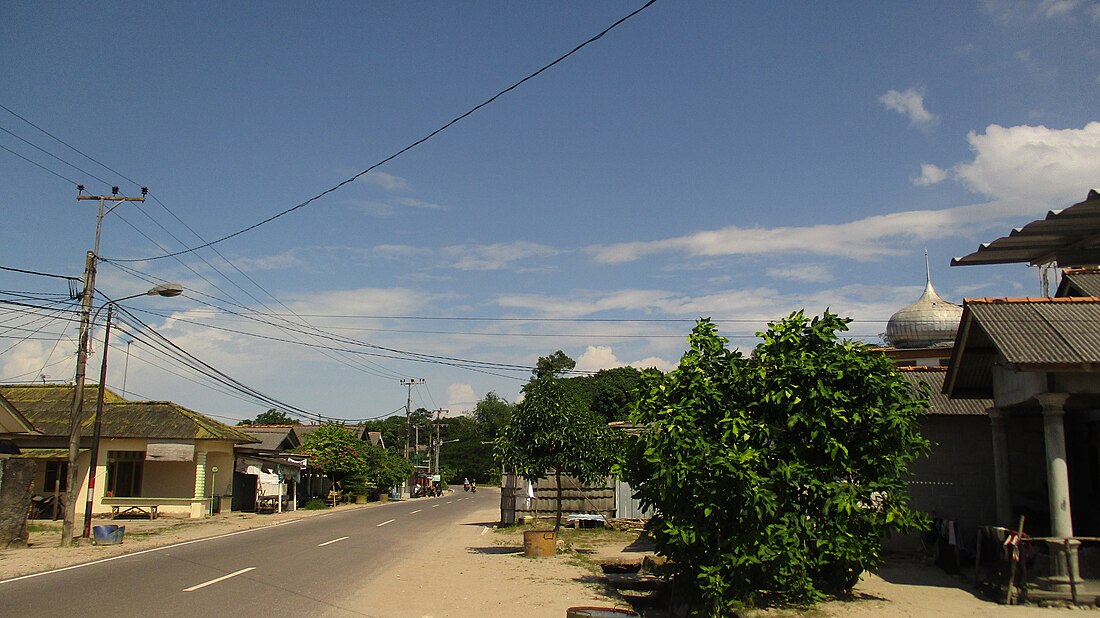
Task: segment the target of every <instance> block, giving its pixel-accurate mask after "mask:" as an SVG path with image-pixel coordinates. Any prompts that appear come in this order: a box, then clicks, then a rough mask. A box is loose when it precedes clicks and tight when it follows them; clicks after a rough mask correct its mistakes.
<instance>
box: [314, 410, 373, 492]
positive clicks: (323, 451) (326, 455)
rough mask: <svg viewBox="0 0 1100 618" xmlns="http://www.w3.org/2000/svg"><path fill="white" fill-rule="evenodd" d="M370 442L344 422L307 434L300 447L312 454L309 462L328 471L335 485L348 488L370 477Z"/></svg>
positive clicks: (326, 472) (323, 426)
mask: <svg viewBox="0 0 1100 618" xmlns="http://www.w3.org/2000/svg"><path fill="white" fill-rule="evenodd" d="M369 448H370V444H368V443H366V442H363V441H362V440H360V439H359V438H357V437H355V434H353V433H352V432H351V431H350V430H348V429H347V428H346V427H344V426H343V425H338V424H335V423H327V424H324V425H322V426H321V427H319V428H317V430H316V431H314V432H313V433H311V434H309V435H307V436H306V439H305V441H304V442H303V443H302V445H301V446H300V447H298V448H297V449H296V451H297V452H299V453H302V454H304V455H308V456H309V465H311V466H313V467H314V468H317V469H319V470H321V471H322V472H324V473H325V474H326V475H328V477H329V478H330V479H332V482H333V483H334V484H339V485H340V486H341V487H344V485H345V484H351V483H354V482H355V481H357V480H362V479H364V478H366V477H367V475H368V473H369V472H370V471H371V470H370V466H369V465H368V459H367V453H368V449H369Z"/></svg>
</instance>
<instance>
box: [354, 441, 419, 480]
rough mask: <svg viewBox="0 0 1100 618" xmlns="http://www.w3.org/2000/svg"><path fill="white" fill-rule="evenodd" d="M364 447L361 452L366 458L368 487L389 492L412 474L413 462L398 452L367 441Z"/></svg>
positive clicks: (365, 474)
mask: <svg viewBox="0 0 1100 618" xmlns="http://www.w3.org/2000/svg"><path fill="white" fill-rule="evenodd" d="M364 447H365V448H364V449H363V450H362V451H361V452H362V453H363V456H364V458H365V459H366V470H365V473H364V481H365V485H366V486H367V487H369V488H371V489H375V490H378V491H381V492H388V491H389V490H390V488H392V487H394V486H395V485H400V484H401V483H404V482H405V480H406V479H408V478H409V477H410V476H412V473H413V465H412V463H411V462H409V461H408V460H406V459H405V458H404V457H402V456H400V455H398V454H397V453H396V452H394V451H390V450H386V449H384V448H382V447H379V446H372V445H370V444H366V443H364Z"/></svg>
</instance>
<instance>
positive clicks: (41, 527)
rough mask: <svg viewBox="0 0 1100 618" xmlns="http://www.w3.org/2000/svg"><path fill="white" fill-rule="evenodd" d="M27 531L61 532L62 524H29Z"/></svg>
mask: <svg viewBox="0 0 1100 618" xmlns="http://www.w3.org/2000/svg"><path fill="white" fill-rule="evenodd" d="M27 531H28V532H43V533H48V532H56V533H58V534H61V526H57V525H54V524H27Z"/></svg>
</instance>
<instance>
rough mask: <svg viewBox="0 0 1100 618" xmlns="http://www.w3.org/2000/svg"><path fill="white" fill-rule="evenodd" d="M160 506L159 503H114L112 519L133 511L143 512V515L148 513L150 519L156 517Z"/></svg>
mask: <svg viewBox="0 0 1100 618" xmlns="http://www.w3.org/2000/svg"><path fill="white" fill-rule="evenodd" d="M158 508H160V505H159V504H131V505H125V504H112V505H111V519H117V518H118V517H119V516H121V515H129V514H131V513H141V514H142V515H148V516H149V519H156V518H157V509H158Z"/></svg>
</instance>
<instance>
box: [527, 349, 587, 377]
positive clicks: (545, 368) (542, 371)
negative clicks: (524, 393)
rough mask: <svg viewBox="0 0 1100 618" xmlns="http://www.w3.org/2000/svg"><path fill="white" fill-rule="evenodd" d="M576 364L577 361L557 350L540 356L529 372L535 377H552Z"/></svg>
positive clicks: (570, 369) (571, 368) (569, 369)
mask: <svg viewBox="0 0 1100 618" xmlns="http://www.w3.org/2000/svg"><path fill="white" fill-rule="evenodd" d="M576 366H577V361H575V360H573V359H572V358H569V356H567V355H566V354H565V352H562V351H561V350H558V351H557V352H554V353H553V354H551V355H550V356H540V357H539V360H538V362H537V363H536V364H535V368H534V369H533V370H532V371H531V373H532V374H534V376H535V377H536V378H554V377H558V376H559V375H561V374H563V373H565V372H567V371H572V370H573V368H574V367H576Z"/></svg>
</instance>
